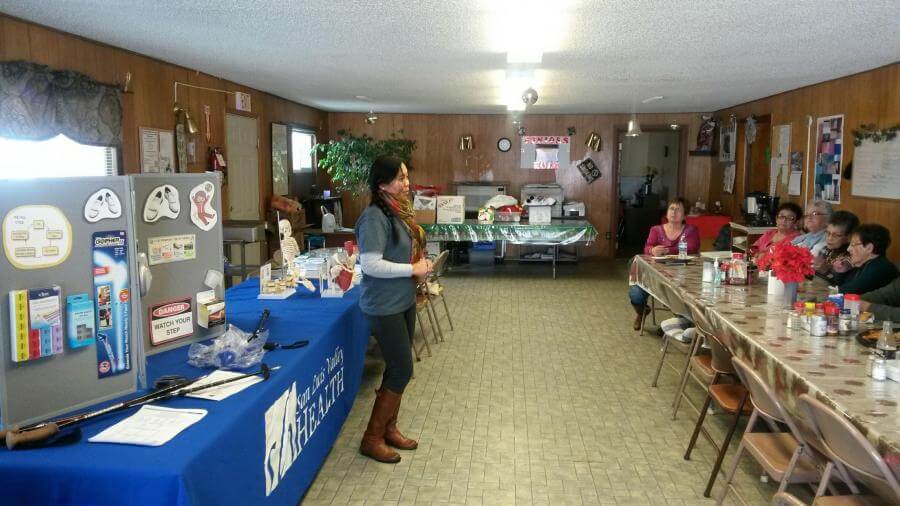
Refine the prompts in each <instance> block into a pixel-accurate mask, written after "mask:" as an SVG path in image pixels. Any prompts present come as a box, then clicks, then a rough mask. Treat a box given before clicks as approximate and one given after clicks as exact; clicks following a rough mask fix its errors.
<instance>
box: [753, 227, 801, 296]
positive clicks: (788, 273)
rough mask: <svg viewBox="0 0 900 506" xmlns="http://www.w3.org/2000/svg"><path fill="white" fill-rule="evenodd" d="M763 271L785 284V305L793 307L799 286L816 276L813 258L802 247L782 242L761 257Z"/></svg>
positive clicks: (760, 264) (760, 263) (789, 242)
mask: <svg viewBox="0 0 900 506" xmlns="http://www.w3.org/2000/svg"><path fill="white" fill-rule="evenodd" d="M757 263H758V264H759V268H760V269H761V270H768V271H769V276H770V277H771V276H774V277H775V279H777V280H778V281H780V282H782V283H784V305H785V306H786V307H791V306H793V304H794V302H796V300H797V285H798V284H799V283H800V282H801V281H804V280H805V279H806V277H807V276H812V275H813V274H815V270H813V266H812V263H813V256H812V253H810V251H809V250H808V249H806V248H804V247H802V246H796V245H794V244H791V241H781V242H779V243H778V244H776V245H775V246H774V247H773V248H772V249H771V250H769V251H767V252H766V253H763V254H762V255H760V257H759V259H758V262H757Z"/></svg>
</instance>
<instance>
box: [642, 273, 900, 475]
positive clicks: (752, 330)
mask: <svg viewBox="0 0 900 506" xmlns="http://www.w3.org/2000/svg"><path fill="white" fill-rule="evenodd" d="M631 281H632V282H635V283H637V284H638V285H640V286H641V287H642V288H644V289H645V290H647V291H648V292H650V293H651V294H653V296H654V297H657V298H658V299H659V300H660V301H662V302H663V303H665V304H666V305H667V306H669V307H670V308H671V309H672V310H673V311H674V312H675V313H676V314H683V315H685V316H688V317H690V310H689V307H688V304H695V305H697V306H699V307H703V308H705V313H706V316H707V318H708V319H709V321H710V324H711V325H712V326H713V329H714V330H715V331H716V332H722V333H724V334H725V335H726V336H727V337H729V338H730V339H729V340H730V342H732V343H734V347H735V350H734V353H735V354H736V355H737V356H739V357H741V358H745V359H748V360H749V361H750V362H751V363H752V364H753V365H754V367H755V368H756V369H757V370H758V371H760V373H761V375H762V376H763V377H764V378H766V379H767V381H768V382H769V384H770V385H772V386H774V389H775V391H776V392H777V394H778V396H779V398H780V399H781V400H782V402H783V403H784V405H785V407H786V408H787V409H788V411H789V412H790V413H791V415H792V416H795V417H801V415H800V410H799V408H798V403H797V400H798V398H799V397H800V395H801V394H803V393H809V394H810V395H815V396H816V397H817V398H818V399H820V400H822V401H823V402H825V403H827V404H828V405H830V406H831V407H833V408H834V409H836V410H837V411H838V412H840V413H843V414H844V415H845V416H846V417H847V418H848V419H849V420H850V421H851V422H852V423H853V424H854V425H855V426H856V427H857V428H859V430H860V431H861V432H862V433H863V434H865V435H866V437H867V438H868V439H869V441H870V442H872V444H873V445H874V446H875V447H876V448H877V449H878V452H879V453H880V454H881V455H882V456H883V457H884V458H885V460H886V461H887V462H888V465H889V466H890V467H891V469H892V470H893V471H894V473H895V474H896V475H898V476H900V407H898V406H900V383H896V382H894V381H891V380H885V381H875V380H873V379H872V378H870V377H868V376H867V374H866V367H867V361H868V358H869V354H870V350H869V349H868V348H865V347H863V346H862V345H860V344H858V343H857V342H856V339H855V338H854V337H852V336H837V337H814V336H810V335H809V333H808V332H806V331H805V330H801V329H788V328H787V311H786V310H785V309H783V308H782V307H781V297H777V296H770V295H768V294H767V290H766V285H765V284H764V283H761V282H759V281H754V282H753V283H752V284H750V285H747V286H718V287H714V286H712V285H711V284H709V283H703V282H702V262H700V261H699V260H695V261H693V262H692V263H690V264H689V265H672V264H659V263H656V262H654V261H653V260H652V259H651V258H650V257H647V256H637V257H635V259H634V263H633V264H632V269H631ZM798 294H799V298H800V299H802V300H811V299H813V298H815V299H817V300H819V301H822V300H824V299H825V298H826V297H827V294H828V286H827V285H826V284H825V283H824V282H823V281H821V280H818V279H814V280H811V281H807V282H805V283H801V284H800V286H799V289H798Z"/></svg>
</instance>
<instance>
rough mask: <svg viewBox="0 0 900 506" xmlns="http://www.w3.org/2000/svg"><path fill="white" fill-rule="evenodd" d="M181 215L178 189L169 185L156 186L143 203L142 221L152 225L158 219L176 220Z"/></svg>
mask: <svg viewBox="0 0 900 506" xmlns="http://www.w3.org/2000/svg"><path fill="white" fill-rule="evenodd" d="M180 213H181V204H180V203H179V201H178V189H177V188H175V187H174V186H172V185H170V184H164V185H162V186H157V187H156V188H154V189H153V191H152V192H150V195H148V196H147V201H146V202H144V221H146V222H147V223H153V222H155V221H156V220H158V219H160V218H171V219H173V220H174V219H176V218H178V215H179V214H180Z"/></svg>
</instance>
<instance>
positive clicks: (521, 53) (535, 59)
mask: <svg viewBox="0 0 900 506" xmlns="http://www.w3.org/2000/svg"><path fill="white" fill-rule="evenodd" d="M543 59H544V52H543V51H541V50H540V49H537V48H513V49H510V50H509V51H508V52H507V53H506V63H532V64H540V63H541V61H543Z"/></svg>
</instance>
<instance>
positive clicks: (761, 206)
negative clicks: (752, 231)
mask: <svg viewBox="0 0 900 506" xmlns="http://www.w3.org/2000/svg"><path fill="white" fill-rule="evenodd" d="M777 210H778V197H773V196H772V195H769V194H768V193H763V192H750V193H748V194H747V196H746V197H745V198H744V206H743V209H742V211H743V212H744V220H745V221H746V222H747V225H749V226H751V227H772V226H774V225H775V213H776V211H777Z"/></svg>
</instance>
